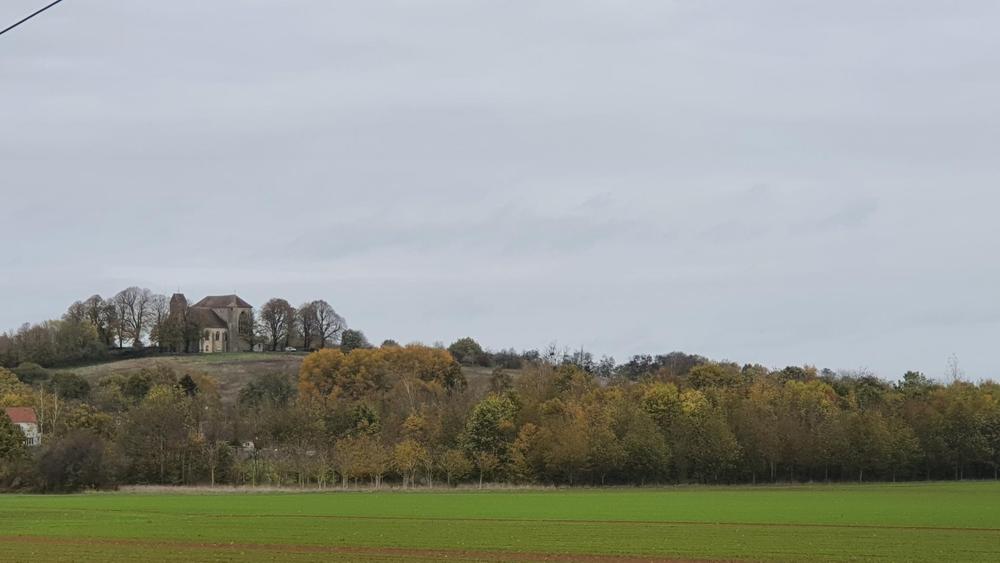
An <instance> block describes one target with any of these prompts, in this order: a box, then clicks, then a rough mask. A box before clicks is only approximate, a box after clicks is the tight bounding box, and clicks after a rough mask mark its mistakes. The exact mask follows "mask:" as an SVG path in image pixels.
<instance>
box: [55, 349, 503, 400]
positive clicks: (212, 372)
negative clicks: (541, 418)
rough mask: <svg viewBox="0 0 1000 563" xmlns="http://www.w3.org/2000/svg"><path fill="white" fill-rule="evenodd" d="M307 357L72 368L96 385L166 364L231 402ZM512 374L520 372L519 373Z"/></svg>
mask: <svg viewBox="0 0 1000 563" xmlns="http://www.w3.org/2000/svg"><path fill="white" fill-rule="evenodd" d="M305 357H306V354H304V353H283V352H263V353H251V352H247V353H234V354H189V355H184V356H160V357H154V358H138V359H131V360H121V361H117V362H109V363H105V364H97V365H93V366H87V367H82V368H75V369H73V370H72V371H73V373H76V374H78V375H80V376H82V377H84V378H85V379H86V380H87V381H89V382H90V383H91V384H92V385H94V384H96V383H97V382H98V381H100V380H101V378H103V377H106V376H109V375H115V374H119V375H128V374H131V373H135V372H137V371H139V370H142V369H144V368H151V367H153V366H156V365H166V366H170V367H171V368H173V369H174V370H175V371H176V372H177V373H178V374H185V373H202V374H205V375H208V376H211V377H212V378H214V379H215V380H216V381H217V382H218V384H219V393H220V394H221V395H222V398H223V400H226V401H231V400H234V399H235V398H236V395H237V394H238V393H239V391H240V389H242V388H243V386H245V385H246V384H247V383H248V382H249V381H250V380H252V379H253V378H254V377H256V376H258V375H262V374H268V373H282V374H286V375H288V376H290V377H295V376H297V375H298V373H299V366H301V365H302V360H303V359H304V358H305ZM463 372H464V373H465V377H466V379H468V380H469V384H470V386H474V388H477V389H478V388H479V387H480V386H482V385H484V384H486V382H487V381H488V380H489V376H490V374H491V373H492V370H491V369H490V368H483V367H477V366H476V367H465V368H463ZM512 373H514V374H515V375H516V372H512Z"/></svg>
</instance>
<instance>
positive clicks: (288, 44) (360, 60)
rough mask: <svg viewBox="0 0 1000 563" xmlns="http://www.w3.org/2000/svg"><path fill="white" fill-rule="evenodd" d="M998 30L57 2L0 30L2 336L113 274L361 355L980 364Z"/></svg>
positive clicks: (788, 10) (312, 5)
mask: <svg viewBox="0 0 1000 563" xmlns="http://www.w3.org/2000/svg"><path fill="white" fill-rule="evenodd" d="M42 3H44V2H43V0H4V1H3V2H2V3H0V23H2V24H5V25H6V24H8V23H12V22H13V21H15V20H17V19H19V18H20V17H22V16H23V15H25V14H27V13H29V12H31V11H33V10H34V9H37V8H38V7H40V5H41V4H42ZM998 25H1000V4H998V3H996V2H992V1H987V2H973V1H969V2H961V3H950V2H936V1H935V2H930V1H917V0H901V1H898V2H885V1H883V2H878V1H870V0H866V1H858V2H849V1H838V2H830V1H816V2H802V1H792V0H788V1H785V2H768V1H755V2H740V1H736V0H732V1H729V2H716V1H706V0H697V1H696V0H690V1H673V2H672V1H667V0H656V1H631V2H619V1H611V0H606V1H595V0H566V1H544V0H543V1H532V2H527V1H525V2H511V1H493V2H484V1H475V0H456V1H453V2H442V1H429V0H425V1H421V2H402V1H398V2H387V1H374V0H373V1H364V2H358V1H355V2H340V1H329V0H322V1H321V0H315V1H304V0H281V1H278V0H268V1H264V0H213V1H211V2H205V1H194V0H171V1H169V2H123V1H121V0H67V1H66V2H64V3H63V4H61V5H59V6H57V7H56V8H54V9H52V10H51V11H49V12H47V13H45V14H43V15H42V16H40V17H39V18H37V19H35V20H33V21H31V22H29V23H28V24H26V25H24V26H22V27H21V28H19V29H17V30H15V31H12V32H11V33H8V34H6V35H4V36H2V37H0V128H2V131H3V134H2V135H0V192H2V197H0V227H2V229H3V233H4V235H5V236H4V239H5V244H4V251H3V253H2V256H3V259H2V266H0V329H10V328H15V327H16V326H18V325H19V324H20V323H21V322H23V321H29V320H30V321H38V320H42V319H45V318H55V317H58V316H59V315H61V314H62V312H63V311H64V310H65V307H66V306H67V305H68V304H69V303H71V302H72V301H74V300H76V299H81V298H85V297H87V296H89V295H90V294H93V293H101V294H102V295H105V296H109V295H111V294H114V293H115V292H116V291H118V290H120V289H122V288H123V287H125V286H128V285H140V286H144V287H149V288H150V289H153V290H154V291H157V292H161V293H171V292H173V291H175V290H176V289H177V288H180V289H181V290H182V291H183V292H185V293H186V294H187V295H188V297H189V298H193V299H199V298H201V297H202V296H204V295H206V294H221V293H231V292H233V291H236V292H238V293H239V294H240V295H241V296H243V297H244V298H246V299H247V300H249V301H250V302H251V303H253V304H255V305H258V306H259V305H261V304H262V303H263V302H264V301H266V300H267V298H269V297H272V296H282V297H286V298H287V299H288V300H289V301H291V302H292V303H293V304H297V303H299V302H301V301H304V300H306V299H313V298H325V299H327V300H328V301H330V302H331V303H332V304H333V305H334V307H335V308H336V309H337V310H338V311H339V312H341V313H342V314H343V315H344V316H345V317H347V319H348V322H349V323H350V324H351V325H352V326H354V327H356V328H360V329H362V330H364V331H365V332H366V333H367V334H368V336H369V337H370V338H371V339H372V340H373V341H376V342H378V341H381V340H382V339H384V338H390V337H391V338H395V339H397V340H399V341H402V342H408V341H415V340H419V341H423V342H428V343H430V342H433V341H437V340H440V341H451V340H453V339H455V338H457V337H461V336H465V335H471V336H473V337H475V338H477V339H479V340H480V341H481V342H483V343H484V344H485V345H488V346H491V347H494V348H496V347H501V346H502V347H507V346H514V347H517V348H536V347H537V348H541V347H544V346H545V345H546V344H548V343H549V342H552V341H558V343H559V344H560V345H566V346H571V347H574V348H578V347H580V346H583V347H585V348H586V349H588V350H590V351H592V352H594V353H595V354H596V355H601V354H609V355H614V356H615V357H616V358H617V359H619V360H623V359H625V358H626V357H627V356H629V355H631V354H634V353H640V352H648V353H665V352H669V351H672V350H683V351H687V352H691V353H700V354H703V355H707V356H710V357H712V358H716V359H731V360H735V361H740V362H761V363H764V364H766V365H770V366H784V365H787V364H802V363H806V362H808V363H813V364H816V365H818V366H820V367H830V368H834V369H837V368H844V369H852V368H858V367H862V366H864V367H867V368H870V369H872V370H874V371H875V372H877V373H878V374H880V375H882V376H884V377H887V378H897V377H898V376H899V375H901V373H902V372H903V371H905V370H906V369H920V370H923V371H925V372H927V373H928V374H929V375H932V376H936V377H941V376H943V374H944V371H945V366H946V362H947V358H948V356H949V355H950V354H952V353H955V354H957V355H958V357H959V358H960V361H961V363H962V365H963V367H964V368H965V370H966V372H967V373H968V375H969V376H970V377H973V378H982V377H995V376H997V375H1000V355H998V354H997V353H995V350H996V348H997V342H998V337H1000V330H998V329H1000V302H998V300H997V295H998V291H1000V262H998V260H997V256H998V250H1000V234H998V227H997V225H996V223H995V218H996V216H997V210H998V206H1000V193H998V191H997V188H998V185H997V184H998V182H997V180H998V178H1000V174H998V167H1000V159H998V155H997V149H998V147H1000V142H998V141H1000V139H998V132H1000V34H998V33H997V31H996V30H997V28H998Z"/></svg>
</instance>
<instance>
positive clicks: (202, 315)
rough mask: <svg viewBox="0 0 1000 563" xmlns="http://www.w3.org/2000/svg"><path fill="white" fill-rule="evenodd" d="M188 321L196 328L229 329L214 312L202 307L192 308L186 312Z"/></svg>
mask: <svg viewBox="0 0 1000 563" xmlns="http://www.w3.org/2000/svg"><path fill="white" fill-rule="evenodd" d="M188 320H189V321H190V322H191V323H193V324H194V325H195V326H197V327H198V328H229V324H227V323H226V321H224V320H222V317H220V316H219V315H218V314H217V313H216V312H215V311H213V310H211V309H207V308H203V307H200V308H196V307H192V308H191V309H190V310H189V311H188Z"/></svg>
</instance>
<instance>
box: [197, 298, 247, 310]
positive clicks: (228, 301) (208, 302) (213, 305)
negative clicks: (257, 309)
mask: <svg viewBox="0 0 1000 563" xmlns="http://www.w3.org/2000/svg"><path fill="white" fill-rule="evenodd" d="M191 307H193V308H199V307H204V308H207V309H229V308H230V307H236V308H240V309H252V308H253V306H252V305H250V304H249V303H247V302H246V301H244V300H242V299H240V296H239V295H209V296H208V297H206V298H204V299H202V300H201V301H199V302H197V303H195V304H194V305H192V306H191Z"/></svg>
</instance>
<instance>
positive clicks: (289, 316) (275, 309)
mask: <svg viewBox="0 0 1000 563" xmlns="http://www.w3.org/2000/svg"><path fill="white" fill-rule="evenodd" d="M294 322H295V307H292V306H291V305H290V304H289V303H288V301H285V300H284V299H279V298H277V297H276V298H274V299H271V300H270V301H268V302H267V303H265V304H264V306H263V307H261V309H260V329H261V332H262V333H263V335H264V338H265V339H266V340H267V341H268V342H270V344H271V350H280V349H281V348H283V347H284V346H282V343H284V345H285V346H287V345H288V337H289V335H290V334H291V332H292V325H293V324H294Z"/></svg>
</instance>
